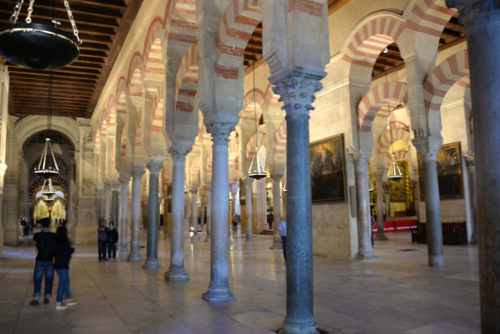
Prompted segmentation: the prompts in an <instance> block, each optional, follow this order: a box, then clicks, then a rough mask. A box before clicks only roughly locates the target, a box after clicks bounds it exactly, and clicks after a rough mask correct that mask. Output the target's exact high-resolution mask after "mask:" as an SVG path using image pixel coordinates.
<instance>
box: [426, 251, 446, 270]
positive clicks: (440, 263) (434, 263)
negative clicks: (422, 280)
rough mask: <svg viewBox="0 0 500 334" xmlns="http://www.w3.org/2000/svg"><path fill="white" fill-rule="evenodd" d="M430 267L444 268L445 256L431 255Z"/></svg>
mask: <svg viewBox="0 0 500 334" xmlns="http://www.w3.org/2000/svg"><path fill="white" fill-rule="evenodd" d="M429 267H435V268H442V267H444V259H443V255H430V254H429Z"/></svg>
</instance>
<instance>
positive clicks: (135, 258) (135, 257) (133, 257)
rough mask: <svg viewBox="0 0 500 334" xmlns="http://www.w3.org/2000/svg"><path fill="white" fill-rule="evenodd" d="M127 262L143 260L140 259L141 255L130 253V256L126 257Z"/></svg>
mask: <svg viewBox="0 0 500 334" xmlns="http://www.w3.org/2000/svg"><path fill="white" fill-rule="evenodd" d="M127 261H130V262H138V261H144V258H143V257H142V255H141V253H139V252H134V251H132V253H130V255H129V256H128V258H127Z"/></svg>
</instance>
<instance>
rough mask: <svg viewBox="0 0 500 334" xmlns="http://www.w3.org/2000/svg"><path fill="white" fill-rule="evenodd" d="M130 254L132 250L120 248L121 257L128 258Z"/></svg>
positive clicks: (119, 255) (119, 254)
mask: <svg viewBox="0 0 500 334" xmlns="http://www.w3.org/2000/svg"><path fill="white" fill-rule="evenodd" d="M129 255H130V252H129V251H128V250H124V251H121V250H118V257H119V258H121V259H124V258H128V257H129Z"/></svg>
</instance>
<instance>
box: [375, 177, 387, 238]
mask: <svg viewBox="0 0 500 334" xmlns="http://www.w3.org/2000/svg"><path fill="white" fill-rule="evenodd" d="M385 173H386V171H385V170H378V171H376V172H375V173H374V174H375V180H376V182H377V240H380V241H383V240H387V236H386V235H385V232H384V176H385Z"/></svg>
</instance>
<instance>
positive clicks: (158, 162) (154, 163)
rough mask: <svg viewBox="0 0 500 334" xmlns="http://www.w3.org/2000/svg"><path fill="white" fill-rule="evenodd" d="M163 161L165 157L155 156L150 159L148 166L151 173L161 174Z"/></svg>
mask: <svg viewBox="0 0 500 334" xmlns="http://www.w3.org/2000/svg"><path fill="white" fill-rule="evenodd" d="M163 161H165V158H163V157H153V158H151V159H149V163H148V165H147V166H146V167H147V168H148V169H149V172H150V173H154V174H159V173H160V170H161V168H162V167H163Z"/></svg>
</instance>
